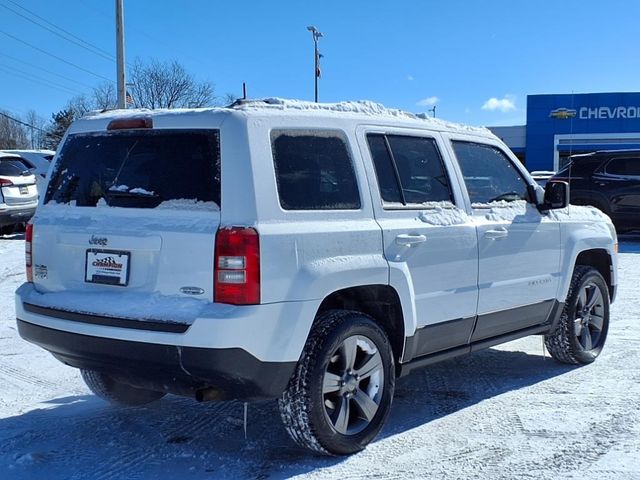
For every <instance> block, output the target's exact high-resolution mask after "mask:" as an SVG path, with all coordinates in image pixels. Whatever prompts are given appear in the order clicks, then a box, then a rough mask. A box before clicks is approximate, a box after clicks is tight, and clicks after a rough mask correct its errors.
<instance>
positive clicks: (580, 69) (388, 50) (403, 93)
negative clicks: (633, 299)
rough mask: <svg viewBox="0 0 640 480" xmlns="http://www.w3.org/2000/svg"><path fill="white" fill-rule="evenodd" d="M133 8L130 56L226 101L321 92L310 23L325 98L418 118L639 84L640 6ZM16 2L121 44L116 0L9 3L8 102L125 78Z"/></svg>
mask: <svg viewBox="0 0 640 480" xmlns="http://www.w3.org/2000/svg"><path fill="white" fill-rule="evenodd" d="M124 3H125V32H126V43H127V50H126V55H127V60H128V61H131V60H133V59H134V58H136V57H140V58H141V59H143V60H144V59H149V58H150V57H154V58H157V59H160V60H173V59H177V60H179V61H180V62H181V63H182V64H183V65H184V66H185V67H186V68H187V70H188V71H189V72H190V73H192V74H193V75H195V76H196V77H197V78H198V79H202V80H210V81H211V82H212V83H214V84H215V87H216V93H217V94H218V95H221V96H222V95H224V94H225V93H233V94H235V95H238V96H239V95H240V94H241V88H242V82H246V83H247V87H248V94H249V96H250V97H265V96H279V97H286V98H301V99H309V100H311V99H312V98H313V42H312V39H311V34H310V33H309V32H308V31H307V30H306V26H307V25H315V26H316V27H318V29H319V30H320V31H322V32H323V34H324V38H322V39H321V40H320V51H321V52H322V54H323V55H324V58H323V59H322V78H321V79H320V87H319V88H320V100H321V101H327V102H334V101H341V100H359V99H368V100H374V101H378V102H381V103H383V104H385V105H387V106H389V107H395V108H401V109H405V110H409V111H414V112H420V111H427V110H428V109H429V108H431V105H432V104H433V103H434V102H435V104H436V105H437V111H436V113H437V116H438V117H441V118H446V119H449V120H454V121H459V122H464V123H469V124H474V125H513V124H518V123H524V122H525V114H526V96H527V94H534V93H571V92H572V91H573V92H575V93H582V92H600V91H602V92H609V91H610V92H614V91H638V90H639V89H640V75H639V73H640V60H639V59H640V41H639V40H638V36H637V35H638V18H640V2H638V1H637V0H608V1H606V2H605V1H594V0H581V1H578V0H555V1H552V0H535V1H534V0H530V1H526V2H525V1H517V0H510V1H506V0H484V1H483V0H477V1H473V0H466V1H464V0H446V1H445V0H441V1H430V0H423V1H418V0H411V1H409V0H406V1H403V0H396V1H394V2H391V1H384V2H378V1H375V0H369V1H360V0H352V1H345V0H342V1H334V0H328V1H327V0H325V1H316V2H309V1H302V0H298V1H293V0H287V1H275V0H272V1H251V0H246V1H245V2H237V1H223V0H215V1H214V0H182V1H177V0H173V1H168V0H155V1H151V0H125V2H124ZM16 4H18V5H21V6H22V7H24V8H26V9H28V10H29V11H31V12H34V13H36V14H38V15H39V16H41V17H43V18H45V19H47V20H48V21H49V22H51V23H53V24H54V25H56V26H58V27H62V28H64V29H65V30H67V31H68V32H70V33H72V34H74V35H76V36H77V37H79V38H80V39H82V40H84V41H87V42H89V43H91V44H93V45H95V46H97V47H99V48H101V49H103V50H104V51H106V52H108V53H110V54H113V53H114V52H115V38H114V4H115V1H113V0H82V1H77V0H76V1H72V0H56V1H50V0H0V86H1V87H2V88H0V108H2V109H6V110H8V111H10V112H13V113H14V114H17V115H24V114H25V113H26V112H27V111H28V110H29V109H35V110H36V111H37V112H38V113H39V114H40V115H42V116H43V117H46V118H50V115H51V113H52V112H54V111H57V110H59V109H61V108H63V107H64V104H65V103H66V101H67V100H68V99H69V98H70V97H72V96H73V94H74V93H75V94H79V93H83V92H89V91H90V90H91V88H90V87H91V86H92V85H97V84H99V83H101V82H102V81H103V78H102V77H104V78H115V63H114V62H113V61H112V60H108V59H107V58H104V57H102V56H100V55H98V54H95V53H92V52H90V51H87V50H85V49H83V48H80V47H79V46H77V45H74V44H72V43H70V42H67V41H65V40H63V39H61V38H59V37H58V36H55V35H53V34H52V33H51V32H49V31H47V30H46V29H43V28H42V27H40V26H37V25H34V24H33V23H31V22H29V21H28V20H27V19H25V18H23V17H21V16H19V15H17V14H16V13H15V12H19V13H20V14H22V15H24V16H26V17H29V18H32V19H33V17H32V16H31V15H30V14H29V13H28V12H27V11H25V10H23V9H21V8H20V7H18V6H16ZM6 7H9V8H10V9H11V10H14V11H15V12H12V11H10V10H9V9H7V8H6ZM36 20H37V19H36ZM1 32H4V33H6V34H9V35H10V36H7V35H5V34H3V33H1ZM12 37H15V38H12ZM16 38H18V39H21V40H22V41H24V42H28V43H30V44H31V45H33V46H35V47H38V48H39V49H41V50H44V51H46V52H48V53H51V54H54V55H56V56H57V57H59V58H58V59H55V58H52V57H51V56H48V55H46V54H45V53H43V52H41V51H39V50H37V49H34V48H32V47H29V46H27V45H25V44H24V43H21V42H20V41H19V40H16ZM18 60H20V61H18ZM25 62H26V63H25ZM66 62H71V63H73V64H75V65H77V66H78V67H81V68H82V69H79V68H76V67H74V66H71V65H69V64H68V63H66ZM87 71H89V72H92V73H93V74H92V73H89V72H87Z"/></svg>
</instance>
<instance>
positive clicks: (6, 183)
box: [0, 178, 13, 187]
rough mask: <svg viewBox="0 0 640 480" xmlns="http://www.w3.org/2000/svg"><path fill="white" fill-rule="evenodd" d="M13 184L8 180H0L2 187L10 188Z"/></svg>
mask: <svg viewBox="0 0 640 480" xmlns="http://www.w3.org/2000/svg"><path fill="white" fill-rule="evenodd" d="M11 185H13V182H12V181H11V180H9V179H8V178H0V187H10V186H11Z"/></svg>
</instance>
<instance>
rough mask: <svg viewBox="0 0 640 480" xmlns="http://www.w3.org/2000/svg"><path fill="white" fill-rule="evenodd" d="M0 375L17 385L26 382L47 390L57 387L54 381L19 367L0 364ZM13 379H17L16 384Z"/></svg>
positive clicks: (19, 385)
mask: <svg viewBox="0 0 640 480" xmlns="http://www.w3.org/2000/svg"><path fill="white" fill-rule="evenodd" d="M0 377H4V378H5V379H6V380H7V381H9V382H10V383H13V384H14V385H16V386H17V387H21V386H23V384H25V383H27V384H29V385H33V386H36V387H43V388H46V389H47V390H54V389H57V388H58V384H56V383H53V382H50V381H49V380H44V379H42V378H39V377H38V376H36V375H33V374H31V373H29V372H27V371H25V370H23V369H21V368H16V367H12V366H10V365H3V364H0ZM12 380H14V381H12ZM15 381H18V382H19V383H18V384H16V382H15Z"/></svg>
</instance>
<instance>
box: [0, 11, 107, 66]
mask: <svg viewBox="0 0 640 480" xmlns="http://www.w3.org/2000/svg"><path fill="white" fill-rule="evenodd" d="M5 1H7V2H9V3H11V4H13V5H14V6H16V7H18V8H20V9H21V10H23V11H25V12H27V13H29V14H30V15H32V16H34V17H36V18H37V19H39V20H40V21H41V22H43V23H45V24H47V25H50V26H52V27H53V28H55V29H57V30H59V31H61V32H64V34H65V35H66V37H65V36H64V35H62V34H60V33H59V32H56V31H53V30H52V29H50V28H48V27H46V26H45V25H42V24H41V23H39V22H36V21H35V20H33V19H31V18H28V17H26V16H25V15H23V14H21V13H19V12H17V11H15V10H13V9H12V8H10V7H8V6H7V5H2V4H0V5H2V6H3V7H4V8H6V9H7V10H10V11H12V12H13V13H15V14H16V15H19V16H21V17H23V18H25V19H26V20H28V21H30V22H32V23H35V24H36V25H39V26H41V27H42V28H45V29H47V30H49V31H50V32H51V33H53V34H55V35H58V36H59V37H61V38H64V39H65V40H67V41H69V42H72V43H74V44H76V45H78V46H80V47H82V48H85V49H87V50H89V51H92V52H93V53H95V54H96V55H100V56H101V57H104V58H106V59H107V60H111V61H114V60H115V57H114V56H113V55H112V54H111V53H109V52H108V51H106V50H104V49H102V48H100V47H98V46H96V45H94V44H92V43H90V42H87V41H86V40H83V39H82V38H80V37H78V36H77V35H74V34H73V33H71V32H70V31H68V30H65V29H64V28H62V27H60V26H58V25H56V24H55V23H53V22H50V21H49V20H47V19H46V18H43V17H41V16H40V15H38V14H37V13H35V12H33V11H31V10H29V9H28V8H26V7H23V6H22V5H20V4H19V3H17V2H15V1H14V0H5ZM67 37H71V38H67ZM72 39H75V40H72Z"/></svg>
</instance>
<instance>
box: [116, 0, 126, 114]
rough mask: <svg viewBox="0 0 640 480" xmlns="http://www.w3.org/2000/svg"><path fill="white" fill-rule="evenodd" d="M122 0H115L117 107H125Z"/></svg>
mask: <svg viewBox="0 0 640 480" xmlns="http://www.w3.org/2000/svg"><path fill="white" fill-rule="evenodd" d="M122 2H123V0H116V57H117V58H116V78H117V86H118V91H117V93H118V108H127V103H126V98H125V96H126V88H127V87H126V81H125V73H124V12H123V5H122Z"/></svg>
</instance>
